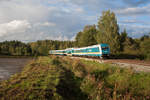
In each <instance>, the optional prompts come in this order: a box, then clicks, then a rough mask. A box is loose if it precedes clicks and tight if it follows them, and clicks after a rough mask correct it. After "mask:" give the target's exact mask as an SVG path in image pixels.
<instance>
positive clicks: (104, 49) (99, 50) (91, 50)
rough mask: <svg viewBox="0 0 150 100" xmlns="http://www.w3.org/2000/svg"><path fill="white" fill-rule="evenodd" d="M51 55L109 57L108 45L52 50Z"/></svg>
mask: <svg viewBox="0 0 150 100" xmlns="http://www.w3.org/2000/svg"><path fill="white" fill-rule="evenodd" d="M50 54H54V55H67V56H89V57H100V58H102V57H109V55H110V48H109V45H108V44H98V45H92V46H88V47H82V48H68V49H65V50H50Z"/></svg>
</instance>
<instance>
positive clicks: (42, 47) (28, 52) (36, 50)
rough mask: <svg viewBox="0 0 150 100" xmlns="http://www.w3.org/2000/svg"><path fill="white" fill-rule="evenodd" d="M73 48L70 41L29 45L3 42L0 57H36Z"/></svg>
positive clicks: (48, 41) (42, 42)
mask: <svg viewBox="0 0 150 100" xmlns="http://www.w3.org/2000/svg"><path fill="white" fill-rule="evenodd" d="M70 47H74V42H72V41H53V40H43V41H37V42H31V43H27V44H26V43H22V42H20V41H4V42H1V43H0V55H10V56H38V55H48V52H49V50H56V49H66V48H70Z"/></svg>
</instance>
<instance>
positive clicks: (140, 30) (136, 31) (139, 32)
mask: <svg viewBox="0 0 150 100" xmlns="http://www.w3.org/2000/svg"><path fill="white" fill-rule="evenodd" d="M120 28H121V31H123V30H124V29H127V30H128V35H129V36H130V37H133V38H139V37H141V36H143V35H148V33H149V32H150V25H136V24H135V25H129V24H120Z"/></svg>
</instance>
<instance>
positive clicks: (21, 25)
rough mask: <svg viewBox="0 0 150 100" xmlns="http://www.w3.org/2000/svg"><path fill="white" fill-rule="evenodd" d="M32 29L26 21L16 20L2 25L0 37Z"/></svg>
mask: <svg viewBox="0 0 150 100" xmlns="http://www.w3.org/2000/svg"><path fill="white" fill-rule="evenodd" d="M29 28H31V25H30V23H29V22H28V21H26V20H14V21H11V22H8V23H3V24H0V37H2V36H4V35H9V34H12V33H13V34H14V33H22V32H25V31H26V30H27V29H29Z"/></svg>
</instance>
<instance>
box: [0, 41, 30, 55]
mask: <svg viewBox="0 0 150 100" xmlns="http://www.w3.org/2000/svg"><path fill="white" fill-rule="evenodd" d="M31 51H32V50H31V48H30V45H28V44H25V43H22V42H20V41H5V42H1V43H0V55H13V56H23V55H24V56H29V55H31V53H32V52H31Z"/></svg>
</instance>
